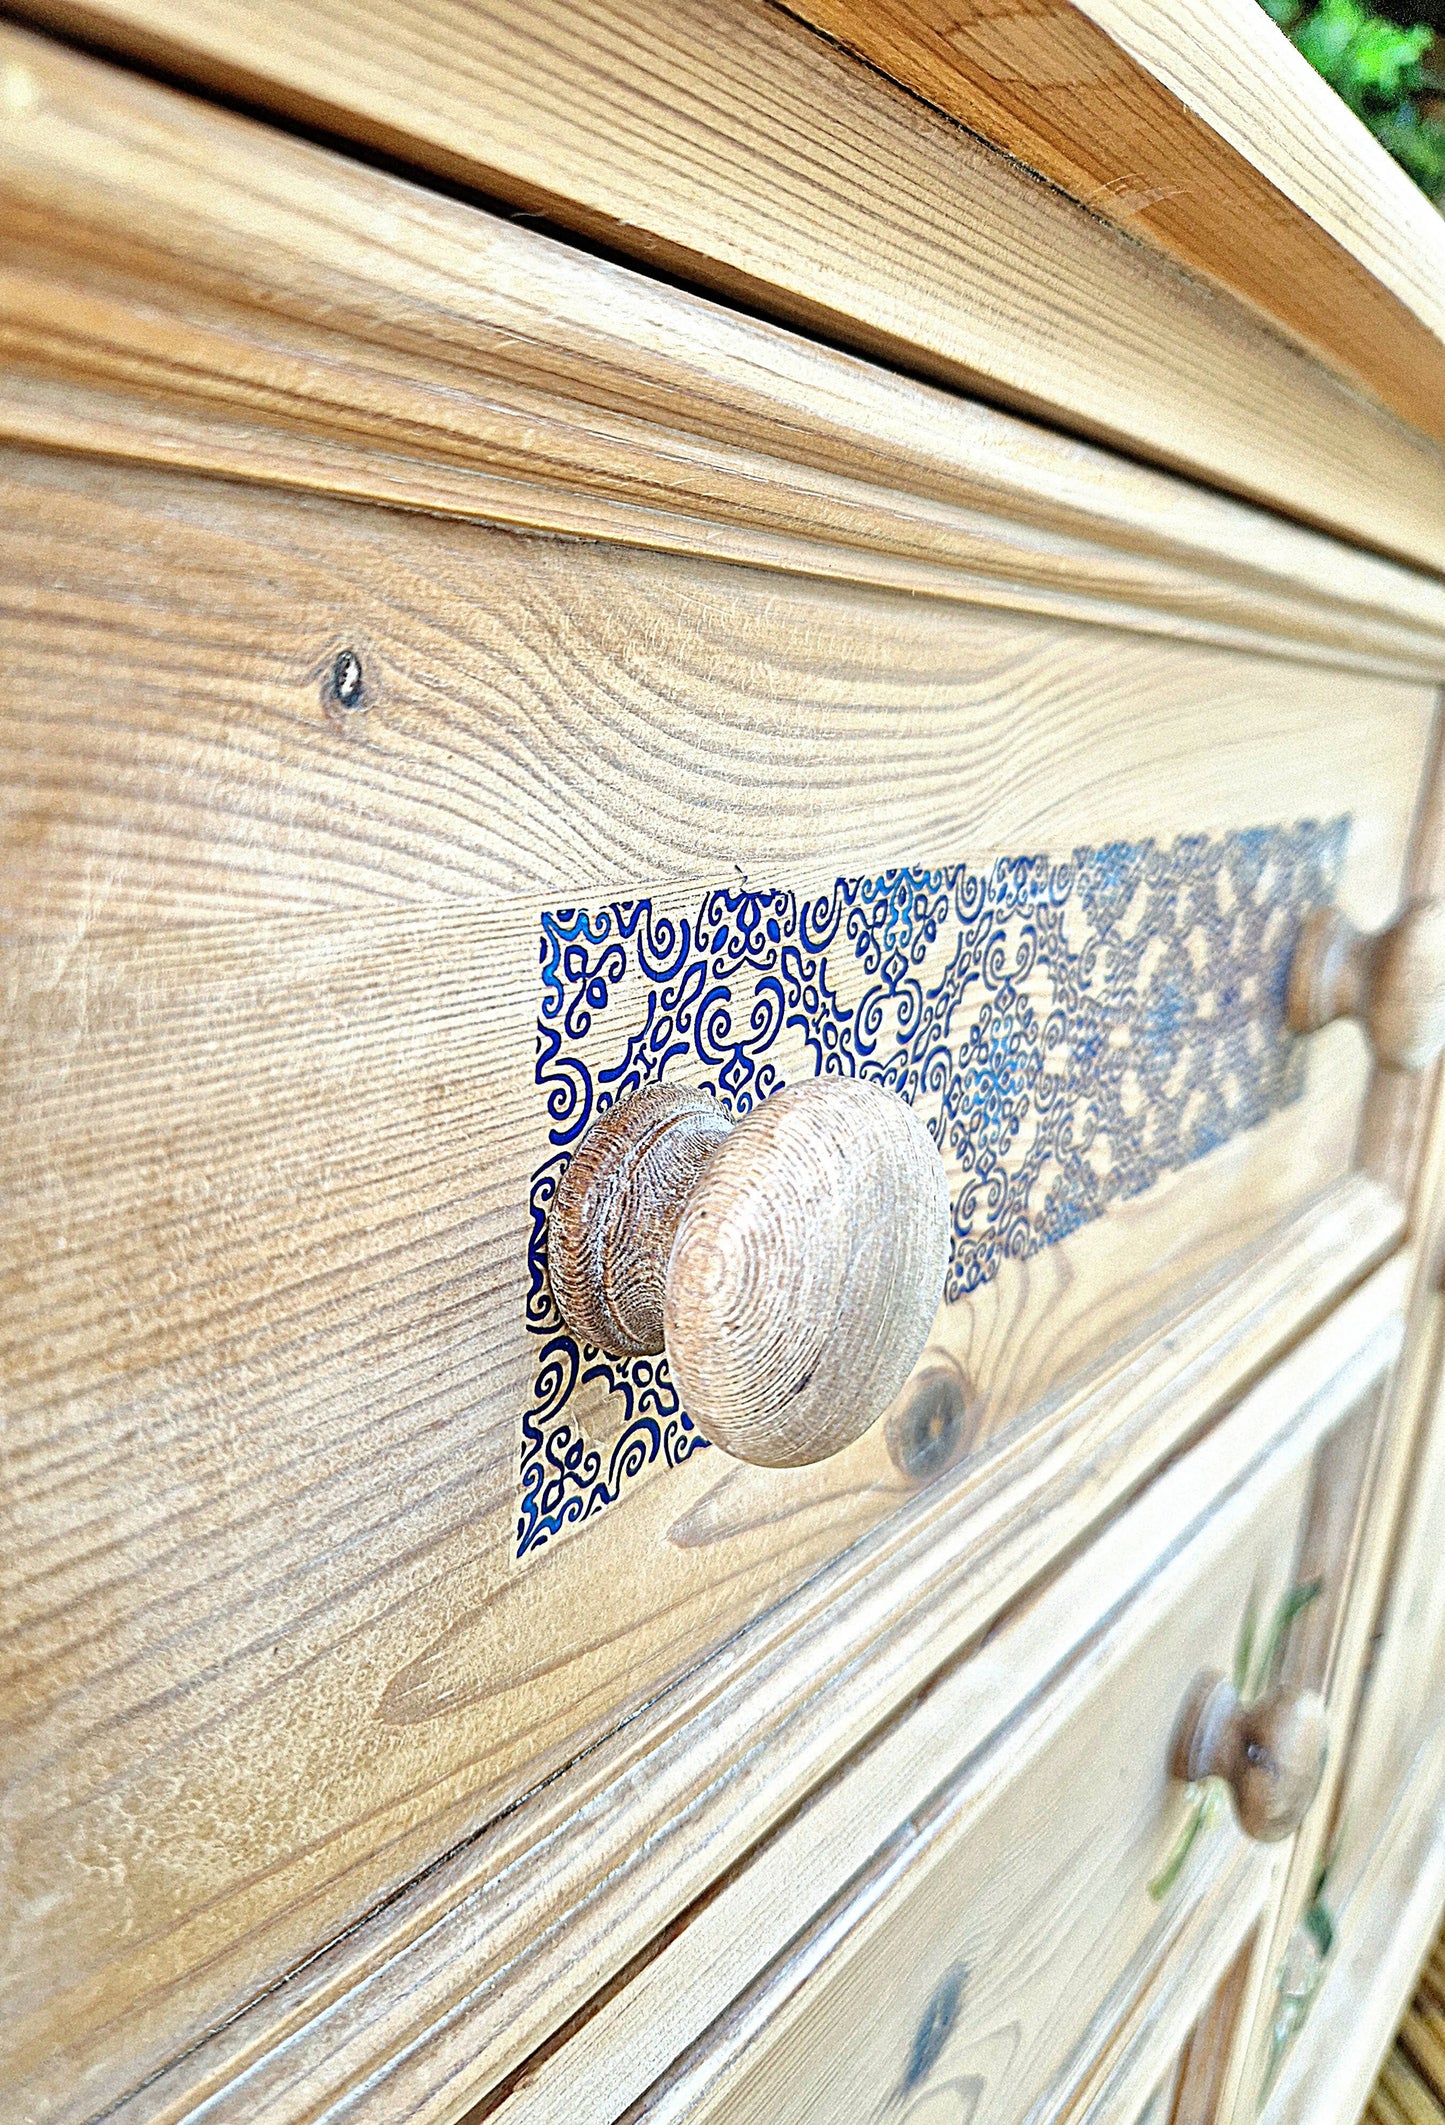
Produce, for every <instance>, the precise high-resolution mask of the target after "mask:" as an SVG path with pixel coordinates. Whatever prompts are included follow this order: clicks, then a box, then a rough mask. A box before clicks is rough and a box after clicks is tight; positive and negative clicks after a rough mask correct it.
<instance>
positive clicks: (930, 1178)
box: [548, 1078, 949, 1466]
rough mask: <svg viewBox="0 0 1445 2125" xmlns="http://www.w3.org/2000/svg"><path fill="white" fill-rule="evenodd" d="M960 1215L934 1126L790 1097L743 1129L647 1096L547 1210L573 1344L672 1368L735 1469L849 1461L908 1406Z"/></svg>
mask: <svg viewBox="0 0 1445 2125" xmlns="http://www.w3.org/2000/svg"><path fill="white" fill-rule="evenodd" d="M948 1246H949V1204H948V1188H947V1183H946V1179H945V1176H944V1171H943V1165H942V1161H941V1160H940V1158H939V1155H938V1151H937V1148H936V1147H935V1145H934V1142H933V1139H932V1138H931V1136H930V1135H929V1133H928V1131H927V1129H926V1128H925V1126H924V1124H923V1123H922V1122H921V1121H920V1120H919V1118H918V1117H917V1115H915V1114H914V1113H913V1111H912V1109H911V1108H909V1107H908V1106H906V1105H905V1104H904V1102H903V1101H902V1100H901V1099H899V1098H898V1097H897V1096H896V1095H895V1094H894V1093H892V1092H889V1091H887V1090H885V1089H884V1087H882V1086H881V1085H877V1084H872V1083H870V1082H868V1081H866V1080H864V1079H861V1078H820V1079H817V1080H814V1081H812V1082H810V1083H806V1084H801V1085H791V1086H788V1087H787V1088H786V1089H785V1090H783V1091H781V1092H776V1093H774V1094H773V1096H772V1098H771V1099H767V1100H764V1101H762V1103H761V1104H760V1105H759V1106H757V1107H755V1108H753V1109H752V1111H751V1112H750V1113H748V1114H746V1115H744V1116H743V1117H742V1119H741V1120H740V1121H738V1122H736V1123H733V1122H730V1121H729V1120H728V1117H727V1116H726V1115H725V1114H724V1113H723V1111H722V1109H721V1108H720V1107H719V1106H718V1105H717V1103H716V1101H715V1100H713V1099H711V1098H710V1097H709V1096H708V1095H707V1094H706V1093H703V1092H697V1091H694V1090H693V1089H692V1088H690V1087H687V1086H679V1085H648V1086H645V1087H644V1088H643V1089H642V1090H641V1091H639V1092H635V1093H633V1094H631V1095H630V1096H629V1097H628V1098H627V1099H625V1100H621V1101H619V1102H618V1104H617V1106H616V1107H614V1108H613V1109H611V1111H610V1112H609V1113H607V1114H605V1115H603V1116H602V1118H601V1119H600V1120H599V1121H597V1122H596V1123H594V1124H593V1127H592V1128H591V1130H590V1131H589V1132H588V1134H587V1136H586V1137H585V1138H584V1140H583V1142H582V1144H581V1146H580V1148H579V1149H578V1152H577V1154H576V1156H575V1157H574V1159H573V1160H572V1163H571V1165H570V1166H569V1167H568V1169H567V1171H566V1173H565V1174H564V1175H563V1177H562V1179H561V1181H560V1182H559V1183H558V1187H557V1194H556V1197H555V1199H554V1202H553V1206H552V1210H551V1216H550V1223H549V1230H548V1253H549V1260H550V1266H551V1279H552V1292H553V1296H554V1297H555V1299H556V1301H557V1305H558V1307H559V1309H560V1311H561V1313H562V1317H563V1319H564V1320H565V1321H566V1323H567V1326H568V1327H569V1328H570V1329H571V1330H572V1332H573V1334H574V1335H577V1336H580V1337H581V1338H582V1339H583V1340H584V1341H585V1342H589V1343H593V1344H595V1345H596V1346H597V1347H598V1348H599V1349H602V1350H606V1351H612V1352H616V1353H618V1354H621V1355H640V1354H645V1353H656V1352H660V1351H662V1350H666V1352H667V1358H668V1363H669V1365H670V1367H671V1369H672V1374H673V1378H674V1380H675V1381H676V1383H677V1387H678V1391H679V1393H680V1394H681V1396H682V1400H683V1404H684V1407H685V1408H686V1410H687V1412H688V1414H689V1416H690V1417H691V1418H692V1420H693V1422H694V1423H695V1424H696V1425H697V1427H698V1429H699V1430H700V1431H701V1432H702V1433H703V1435H704V1436H705V1437H706V1438H708V1439H711V1440H712V1441H713V1442H714V1443H715V1444H717V1445H718V1446H721V1447H722V1448H723V1449H724V1450H725V1451H726V1452H728V1453H730V1454H734V1455H736V1456H737V1457H738V1458H739V1459H740V1460H744V1461H755V1462H761V1463H764V1464H766V1465H769V1466H789V1465H793V1464H797V1463H802V1462H808V1461H818V1460H822V1459H823V1458H824V1457H825V1456H827V1455H828V1454H833V1453H837V1452H839V1451H840V1449H841V1448H843V1447H844V1446H847V1445H850V1444H851V1443H852V1441H853V1440H854V1439H856V1438H857V1437H858V1436H859V1435H860V1434H861V1433H862V1432H863V1431H865V1430H866V1429H867V1427H868V1426H869V1425H870V1424H871V1423H872V1422H873V1421H874V1419H875V1418H876V1417H878V1416H880V1415H881V1414H882V1412H883V1411H884V1410H885V1409H886V1408H887V1407H888V1405H889V1404H890V1403H891V1402H892V1401H893V1400H894V1398H895V1397H896V1395H897V1394H898V1392H899V1390H900V1389H901V1388H902V1386H903V1384H904V1382H905V1381H906V1380H907V1378H908V1375H909V1373H910V1372H911V1371H912V1369H913V1367H914V1365H915V1364H916V1362H917V1360H918V1358H919V1356H920V1354H921V1352H922V1350H923V1348H924V1346H925V1344H926V1342H927V1340H928V1332H929V1329H930V1327H931V1326H932V1323H933V1318H934V1315H935V1313H936V1312H937V1310H938V1306H939V1303H940V1300H941V1298H942V1295H943V1279H944V1273H945V1269H946V1266H947V1261H948Z"/></svg>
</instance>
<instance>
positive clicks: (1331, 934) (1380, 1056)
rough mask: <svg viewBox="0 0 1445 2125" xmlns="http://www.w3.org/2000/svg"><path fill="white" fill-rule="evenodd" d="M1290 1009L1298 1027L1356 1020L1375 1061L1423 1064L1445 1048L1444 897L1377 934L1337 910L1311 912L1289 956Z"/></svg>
mask: <svg viewBox="0 0 1445 2125" xmlns="http://www.w3.org/2000/svg"><path fill="white" fill-rule="evenodd" d="M1285 1015H1286V1017H1287V1019H1288V1021H1289V1026H1290V1030H1291V1032H1294V1033H1314V1032H1317V1031H1318V1030H1319V1028H1320V1027H1321V1026H1327V1025H1329V1024H1330V1023H1331V1021H1332V1020H1334V1019H1336V1018H1355V1019H1358V1020H1359V1021H1360V1023H1361V1024H1362V1025H1363V1026H1364V1028H1365V1031H1366V1033H1367V1034H1368V1035H1369V1039H1370V1046H1371V1047H1372V1049H1373V1050H1374V1053H1375V1059H1376V1061H1377V1062H1381V1063H1385V1064H1387V1065H1389V1066H1390V1067H1391V1068H1392V1069H1397V1070H1423V1069H1425V1068H1426V1067H1427V1065H1428V1064H1430V1063H1432V1062H1434V1061H1435V1060H1436V1058H1437V1057H1438V1055H1439V1054H1440V1052H1441V1049H1442V1048H1445V901H1440V900H1412V901H1411V902H1410V904H1409V906H1408V907H1406V908H1405V909H1404V910H1403V911H1402V912H1401V913H1400V914H1399V915H1397V916H1396V917H1395V920H1394V921H1393V922H1392V923H1390V924H1389V926H1388V927H1387V928H1385V929H1383V930H1380V931H1378V932H1376V933H1375V934H1374V935H1369V934H1367V933H1365V932H1363V931H1360V930H1357V929H1356V928H1355V927H1354V925H1353V923H1351V922H1348V921H1346V919H1345V917H1344V916H1343V915H1342V914H1341V913H1340V912H1339V910H1338V909H1337V908H1317V909H1316V910H1315V911H1314V913H1313V914H1311V915H1307V916H1306V918H1305V920H1304V922H1303V924H1302V925H1301V927H1300V934H1299V941H1298V943H1297V944H1296V946H1295V950H1294V957H1293V959H1292V960H1291V962H1290V970H1289V989H1288V993H1287V995H1286V999H1285Z"/></svg>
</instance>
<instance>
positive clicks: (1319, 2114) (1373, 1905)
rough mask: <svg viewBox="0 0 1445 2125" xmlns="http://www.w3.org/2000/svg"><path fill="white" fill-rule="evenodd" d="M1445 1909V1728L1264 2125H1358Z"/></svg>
mask: <svg viewBox="0 0 1445 2125" xmlns="http://www.w3.org/2000/svg"><path fill="white" fill-rule="evenodd" d="M1442 1911H1445V1727H1442V1728H1440V1729H1438V1730H1437V1731H1436V1732H1435V1733H1434V1734H1433V1735H1431V1736H1430V1737H1429V1739H1428V1740H1427V1741H1426V1742H1425V1743H1424V1744H1423V1745H1422V1747H1421V1749H1420V1752H1419V1754H1418V1755H1417V1756H1416V1758H1415V1762H1414V1764H1413V1766H1412V1769H1411V1774H1410V1777H1409V1779H1408V1780H1407V1782H1406V1784H1405V1786H1404V1788H1403V1790H1402V1792H1401V1793H1400V1795H1399V1797H1398V1798H1397V1800H1396V1803H1395V1806H1394V1807H1393V1808H1392V1809H1391V1811H1390V1813H1389V1814H1388V1815H1387V1816H1386V1818H1385V1821H1384V1822H1383V1824H1382V1825H1381V1827H1380V1831H1379V1834H1378V1836H1377V1837H1376V1839H1375V1843H1374V1846H1373V1847H1372V1849H1371V1852H1370V1855H1369V1859H1368V1862H1367V1864H1366V1867H1365V1870H1364V1872H1363V1874H1362V1876H1361V1878H1360V1880H1359V1881H1358V1882H1357V1883H1356V1885H1355V1888H1354V1890H1353V1892H1352V1894H1351V1896H1350V1899H1349V1901H1348V1902H1347V1903H1346V1905H1345V1906H1344V1909H1343V1910H1342V1911H1341V1912H1340V1914H1339V1943H1338V1949H1337V1952H1336V1955H1335V1957H1334V1958H1333V1959H1332V1961H1331V1963H1330V1964H1329V1965H1328V1966H1327V1974H1326V1977H1325V1980H1324V1984H1323V1986H1322V1987H1321V1990H1320V1992H1319V1994H1318V1996H1317V1998H1316V1999H1315V2002H1314V2005H1313V2007H1312V2008H1311V2010H1310V2016H1309V2019H1308V2021H1306V2023H1305V2025H1304V2027H1303V2029H1302V2030H1301V2031H1300V2033H1299V2035H1298V2036H1297V2037H1296V2039H1295V2041H1294V2044H1293V2047H1292V2048H1291V2050H1290V2052H1289V2055H1288V2057H1287V2058H1286V2060H1285V2064H1284V2067H1283V2070H1282V2071H1281V2073H1280V2077H1279V2080H1278V2082H1277V2084H1276V2086H1275V2088H1274V2091H1273V2094H1272V2095H1271V2097H1270V2100H1269V2102H1268V2104H1267V2105H1266V2107H1265V2109H1264V2112H1263V2114H1262V2125H1355V2121H1356V2119H1358V2117H1359V2115H1360V2112H1361V2109H1362V2107H1363V2105H1364V2103H1365V2101H1366V2098H1367V2097H1368V2095H1369V2091H1370V2084H1371V2082H1372V2081H1373V2080H1374V2078H1375V2075H1376V2073H1377V2072H1378V2070H1379V2065H1380V2061H1381V2059H1382V2058H1383V2057H1384V2055H1385V2053H1386V2052H1387V2051H1388V2050H1389V2048H1390V2043H1391V2041H1392V2039H1393V2036H1394V2033H1395V2029H1396V2027H1397V2025H1398V2023H1399V2020H1400V2016H1401V2014H1402V2013H1403V2012H1404V2010H1405V2007H1406V2005H1407V2004H1408V2002H1409V1998H1410V1993H1411V1991H1412V1989H1413V1987H1414V1984H1415V1980H1416V1977H1417V1976H1418V1974H1419V1970H1420V1965H1421V1964H1422V1962H1423V1961H1424V1959H1425V1957H1426V1955H1427V1954H1428V1953H1429V1950H1430V1946H1431V1943H1432V1941H1433V1940H1434V1938H1435V1935H1436V1932H1437V1930H1438V1928H1439V1925H1440V1919H1441V1913H1442ZM1332 2014H1333V2016H1334V2019H1333V2020H1332V2019H1331V2017H1332Z"/></svg>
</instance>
